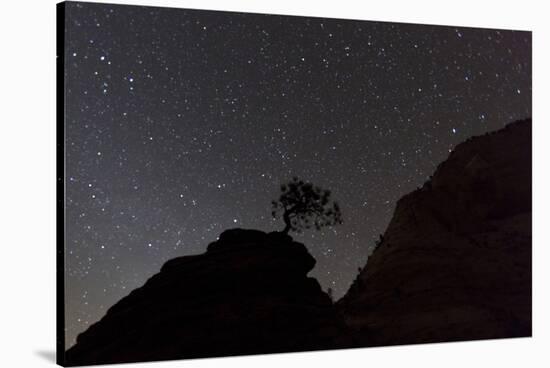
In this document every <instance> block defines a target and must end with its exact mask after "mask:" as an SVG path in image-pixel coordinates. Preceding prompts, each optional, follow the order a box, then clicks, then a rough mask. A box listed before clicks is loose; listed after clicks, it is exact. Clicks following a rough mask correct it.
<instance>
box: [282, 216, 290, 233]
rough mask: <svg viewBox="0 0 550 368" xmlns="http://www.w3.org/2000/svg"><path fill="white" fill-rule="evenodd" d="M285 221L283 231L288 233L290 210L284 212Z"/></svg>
mask: <svg viewBox="0 0 550 368" xmlns="http://www.w3.org/2000/svg"><path fill="white" fill-rule="evenodd" d="M283 221H284V222H285V228H284V229H283V231H282V232H283V233H284V234H288V232H289V231H290V213H289V212H286V211H285V213H283Z"/></svg>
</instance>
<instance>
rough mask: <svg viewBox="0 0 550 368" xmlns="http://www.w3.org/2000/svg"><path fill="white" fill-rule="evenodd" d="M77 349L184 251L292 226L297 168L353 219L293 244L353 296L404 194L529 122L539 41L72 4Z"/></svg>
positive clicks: (320, 274) (69, 70)
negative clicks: (484, 137) (231, 232)
mask: <svg viewBox="0 0 550 368" xmlns="http://www.w3.org/2000/svg"><path fill="white" fill-rule="evenodd" d="M66 10H67V11H66V20H65V22H66V23H65V36H66V39H65V42H66V43H65V58H66V65H65V87H66V91H65V96H66V110H65V111H66V116H65V129H66V131H65V134H66V141H65V144H66V177H65V180H66V181H65V183H66V328H67V346H70V345H72V344H73V343H74V339H75V337H76V335H77V334H78V333H80V332H82V331H83V330H85V329H86V328H87V327H88V326H89V325H90V324H91V323H93V322H95V321H97V320H98V319H99V318H101V317H102V316H103V315H104V314H105V312H106V310H107V309H108V308H109V307H110V306H111V305H113V304H114V303H115V302H116V301H118V300H119V299H120V298H122V297H123V296H125V295H127V294H128V293H129V292H130V291H131V290H132V289H134V288H136V287H139V286H141V285H142V284H143V283H144V282H145V281H146V280H147V279H148V278H149V277H150V276H152V275H153V274H155V273H156V272H158V271H159V269H160V267H161V266H162V264H163V263H164V262H165V261H166V260H168V259H170V258H173V257H176V256H181V255H186V254H197V253H202V252H204V251H205V250H206V246H207V244H208V243H209V242H212V241H214V240H216V238H217V236H218V235H219V234H220V233H221V232H222V231H223V230H224V229H228V228H234V227H243V228H255V229H261V230H265V231H272V230H280V229H282V228H283V227H284V224H283V223H282V221H281V220H273V219H272V218H271V207H270V202H271V200H272V199H276V198H277V197H278V195H279V186H280V184H281V183H283V182H285V181H288V180H289V179H290V178H291V177H292V176H298V177H300V178H302V179H304V180H306V181H312V182H313V183H315V184H317V185H320V186H321V187H323V188H327V189H330V190H331V191H332V193H333V197H334V199H336V200H337V201H338V202H339V203H340V206H341V209H342V213H343V219H344V224H342V225H340V226H337V227H334V228H326V229H325V230H323V231H315V230H310V231H307V232H305V233H303V234H300V235H294V238H295V239H296V240H298V241H301V242H303V243H304V244H305V245H306V246H307V248H308V249H309V250H310V252H311V253H312V255H313V256H314V257H315V258H316V259H317V265H316V267H315V269H314V270H313V271H312V272H311V273H310V275H311V276H313V277H316V278H317V279H318V280H319V282H320V283H321V285H322V287H323V289H325V290H326V289H327V288H329V287H330V288H332V289H333V290H334V295H335V297H336V298H339V297H341V296H342V295H343V294H344V293H345V292H346V290H347V288H348V287H349V285H350V283H351V282H352V280H353V279H354V278H355V276H356V274H357V268H358V267H362V266H364V265H365V262H366V260H367V257H368V254H369V252H370V250H371V247H372V246H373V245H374V241H375V239H377V238H378V235H379V234H380V233H383V232H384V230H385V227H386V226H387V224H388V222H389V220H390V217H391V214H392V212H393V209H394V206H395V203H396V201H397V200H398V199H399V198H400V197H401V196H402V195H404V194H406V193H408V192H410V191H412V190H414V189H415V188H417V187H418V186H421V185H422V183H424V182H425V181H426V179H427V177H428V176H430V175H431V174H432V173H433V171H434V169H435V167H436V166H437V164H438V163H440V162H441V161H443V160H444V159H445V158H446V157H447V156H448V154H449V151H450V150H452V149H453V147H454V146H455V145H456V144H458V143H460V142H461V141H464V140H465V139H467V138H468V137H470V136H472V135H479V134H482V133H484V132H487V131H492V130H496V129H499V128H501V127H503V126H504V125H506V124H507V123H509V122H511V121H513V120H516V119H520V118H525V117H529V116H531V34H530V33H529V32H514V31H505V30H485V29H472V28H459V27H439V26H422V25H410V24H398V23H380V22H367V21H350V20H335V19H324V18H308V17H288V16H271V15H257V14H242V13H228V12H212V11H197V10H182V9H168V8H153V7H134V6H120V5H105V4H89V3H74V2H71V3H67V8H66Z"/></svg>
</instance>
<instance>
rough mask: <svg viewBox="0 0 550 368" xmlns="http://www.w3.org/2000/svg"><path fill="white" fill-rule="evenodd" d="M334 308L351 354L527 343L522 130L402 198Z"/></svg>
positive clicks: (464, 153)
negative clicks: (480, 342)
mask: <svg viewBox="0 0 550 368" xmlns="http://www.w3.org/2000/svg"><path fill="white" fill-rule="evenodd" d="M381 239H382V241H381V243H380V244H379V246H378V247H377V248H376V250H375V251H374V253H373V254H372V255H371V256H370V257H369V260H368V262H367V265H366V267H364V269H363V271H362V272H361V273H360V274H359V275H358V277H357V279H356V280H355V282H354V283H353V284H352V286H351V288H350V290H349V291H348V293H347V294H346V295H345V297H344V298H343V299H341V300H340V301H339V302H338V303H337V304H338V307H339V309H340V311H341V313H342V314H343V315H344V316H345V319H346V322H347V323H348V325H349V326H350V327H352V328H353V329H354V330H355V331H358V333H359V335H360V340H359V341H358V345H359V346H365V345H370V346H372V345H392V344H410V343H427V342H440V341H458V340H472V339H493V338H504V337H517V336H530V335H531V121H530V120H525V121H520V122H516V123H513V124H510V125H508V126H507V127H506V128H504V129H502V130H500V131H498V132H495V133H491V134H486V135H484V136H480V137H474V138H471V139H469V140H468V141H466V142H464V143H462V144H460V145H458V146H457V147H456V149H455V150H454V151H453V152H452V153H451V154H450V156H449V158H448V159H447V160H446V161H445V162H443V163H442V164H441V165H439V167H438V168H437V170H436V172H435V174H434V175H433V178H432V179H431V180H429V181H428V182H427V183H426V184H425V185H424V186H423V187H422V188H420V189H418V190H416V191H414V192H412V193H410V194H408V195H406V196H404V197H403V198H401V199H400V200H399V201H398V203H397V206H396V209H395V212H394V215H393V218H392V220H391V222H390V224H389V226H388V228H387V230H386V232H385V233H384V235H383V237H382V238H381Z"/></svg>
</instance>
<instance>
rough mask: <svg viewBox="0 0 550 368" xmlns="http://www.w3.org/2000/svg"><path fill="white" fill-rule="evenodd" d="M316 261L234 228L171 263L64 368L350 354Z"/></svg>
mask: <svg viewBox="0 0 550 368" xmlns="http://www.w3.org/2000/svg"><path fill="white" fill-rule="evenodd" d="M314 265H315V260H314V258H313V257H312V256H311V255H310V254H309V253H308V251H307V250H306V248H305V247H304V245H302V244H300V243H297V242H294V241H292V238H291V237H289V236H287V235H283V234H280V233H269V234H266V233H264V232H261V231H255V230H241V229H233V230H228V231H225V232H224V233H222V234H221V236H220V238H219V240H218V241H216V242H214V243H211V244H210V245H209V246H208V250H207V252H206V253H204V254H200V255H195V256H185V257H180V258H175V259H172V260H170V261H168V262H166V263H165V264H164V266H163V267H162V269H161V271H160V272H159V273H158V274H156V275H154V276H153V277H151V278H150V279H149V280H148V281H147V282H146V283H145V285H143V286H142V287H141V288H138V289H136V290H134V291H132V292H131V293H130V294H129V295H128V296H127V297H125V298H123V299H122V300H120V301H119V302H118V303H116V304H115V305H114V306H113V307H112V308H110V309H109V311H108V312H107V314H106V315H105V317H103V318H102V319H101V320H100V321H99V322H97V323H96V324H94V325H92V326H91V327H90V328H89V329H88V330H87V331H85V332H84V333H82V334H80V335H79V336H78V339H77V344H76V345H75V346H73V347H72V348H70V349H69V350H68V351H67V353H66V361H67V364H68V365H87V364H98V363H122V362H136V361H148V360H164V359H183V358H197V357H212V356H227V355H240V354H259V353H274V352H286V351H303V350H315V349H327V348H335V347H342V346H346V345H348V343H347V339H348V337H347V336H348V333H347V330H346V327H345V325H344V322H343V320H342V319H341V318H340V317H339V316H338V315H337V312H336V309H335V307H334V306H333V304H332V302H331V300H330V298H329V297H328V296H327V295H326V294H325V293H324V292H323V291H322V290H321V288H320V286H319V284H318V282H317V281H316V280H315V279H313V278H309V277H307V273H308V272H309V271H310V270H311V269H312V268H313V267H314Z"/></svg>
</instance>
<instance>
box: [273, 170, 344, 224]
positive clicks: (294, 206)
mask: <svg viewBox="0 0 550 368" xmlns="http://www.w3.org/2000/svg"><path fill="white" fill-rule="evenodd" d="M271 204H272V205H273V210H272V212H271V214H272V215H273V217H274V218H277V217H278V216H281V215H282V218H283V221H284V222H285V228H284V229H283V231H282V232H283V233H285V234H288V232H289V231H290V230H292V231H295V232H300V231H302V230H303V229H309V228H311V227H312V226H315V228H316V229H317V230H319V229H321V228H322V227H325V226H333V225H336V224H341V223H342V213H341V212H340V207H339V206H338V203H337V202H335V201H331V199H330V190H325V189H322V188H320V187H318V186H314V185H313V184H311V183H306V182H304V181H302V180H298V178H296V177H294V178H292V180H291V181H290V182H289V183H287V184H283V185H281V196H280V197H279V199H278V200H277V201H272V202H271Z"/></svg>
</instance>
